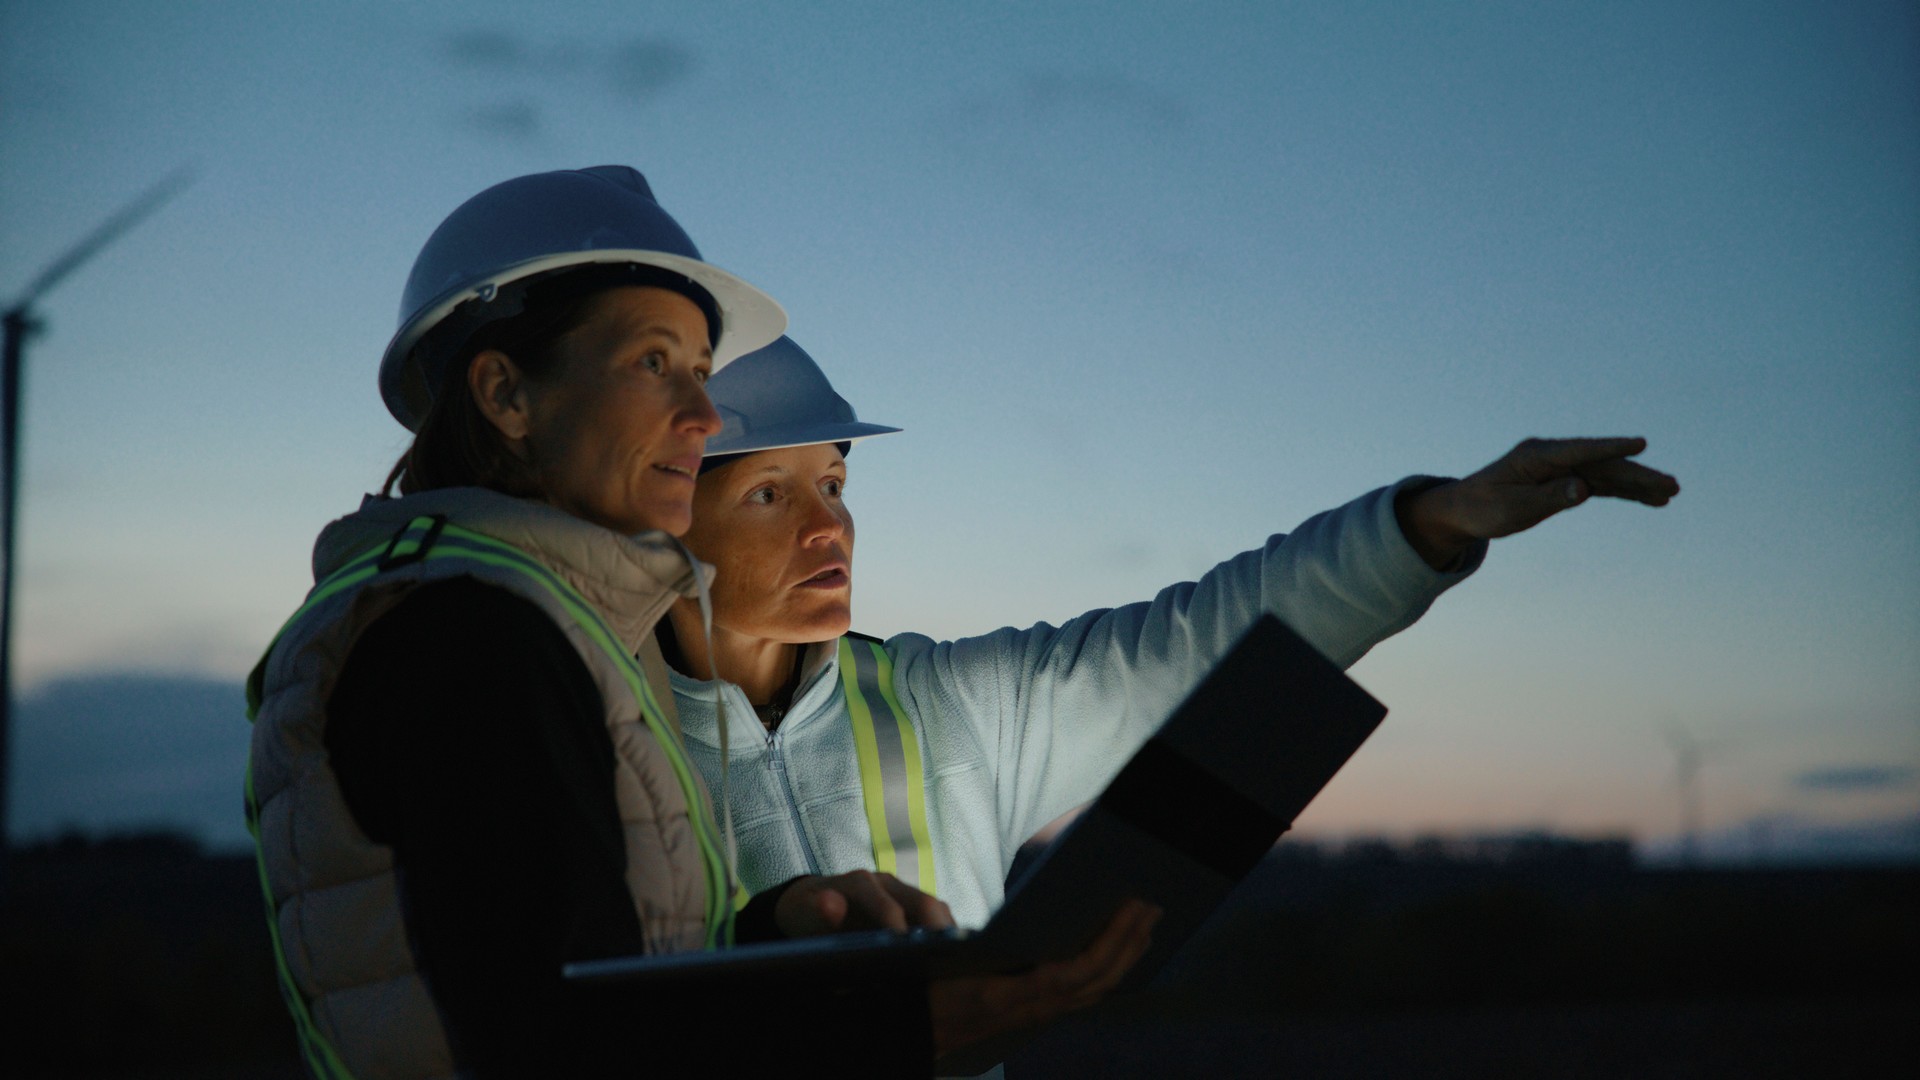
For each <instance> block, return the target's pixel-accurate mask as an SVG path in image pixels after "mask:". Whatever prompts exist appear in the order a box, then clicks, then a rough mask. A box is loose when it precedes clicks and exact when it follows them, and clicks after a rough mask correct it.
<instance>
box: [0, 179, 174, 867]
mask: <svg viewBox="0 0 1920 1080" xmlns="http://www.w3.org/2000/svg"><path fill="white" fill-rule="evenodd" d="M193 180H194V170H193V169H192V168H191V167H187V168H181V169H177V170H175V171H174V172H173V173H172V174H171V175H169V176H168V177H167V178H166V179H164V180H162V181H160V182H159V183H158V184H155V185H154V186H153V187H151V188H148V189H147V190H146V192H145V193H144V194H142V195H141V196H140V197H139V198H137V199H135V200H133V201H132V202H130V203H128V204H127V205H126V206H124V207H122V208H121V210H120V212H119V213H116V214H114V215H113V216H112V217H110V218H108V219H107V220H105V221H103V222H101V223H100V226H99V227H98V228H96V229H94V230H93V232H91V233H89V234H87V236H86V237H85V238H84V239H82V240H81V241H80V242H79V243H78V244H75V245H74V246H73V247H72V248H70V249H69V250H68V251H67V253H66V254H64V255H62V256H60V257H59V258H58V259H55V260H53V262H52V263H51V264H49V265H48V266H47V268H46V269H45V270H42V271H41V272H40V276H39V277H36V278H34V279H33V282H32V284H29V285H28V286H27V288H26V291H25V292H23V293H21V294H20V296H19V298H18V299H16V300H14V302H13V304H12V305H11V306H9V307H8V308H7V310H6V314H5V315H4V316H0V321H4V324H5V327H6V339H5V353H4V364H5V369H4V371H0V398H4V399H5V400H4V404H3V405H0V408H4V413H3V414H0V416H3V417H4V428H5V430H4V431H0V504H4V505H3V506H0V512H4V513H5V515H6V519H5V521H4V523H0V890H3V889H4V888H5V887H6V881H7V875H6V858H7V848H8V845H9V840H8V833H7V787H8V775H9V768H10V763H9V761H8V740H9V739H10V738H11V733H12V730H13V571H14V550H13V543H14V537H15V535H16V534H17V533H18V531H19V530H18V527H17V526H18V525H19V519H20V515H19V505H20V382H21V376H22V374H23V371H22V369H23V368H24V367H25V365H26V356H25V354H26V347H27V338H29V337H31V336H32V335H33V334H34V332H36V331H38V330H39V329H40V322H39V320H37V319H35V318H34V313H33V304H34V301H36V300H38V299H40V298H41V297H42V296H44V295H46V293H47V292H48V291H49V290H51V289H52V288H53V287H54V286H55V285H58V284H59V283H60V282H61V281H62V280H63V279H65V278H66V277H67V275H69V274H71V273H73V272H74V271H75V270H78V269H79V268H80V267H81V266H82V265H84V264H85V263H86V262H87V261H88V260H90V259H92V258H93V257H94V256H95V255H98V254H100V252H101V251H103V250H105V249H106V247H107V246H108V245H109V244H111V243H113V242H114V241H115V240H118V239H120V237H121V235H122V234H124V233H125V232H126V231H127V230H128V229H131V228H133V227H134V226H135V225H138V224H139V223H140V222H141V221H143V220H145V219H146V218H147V216H148V215H150V214H152V213H153V212H154V211H155V210H158V209H160V207H161V205H162V204H164V203H166V202H167V201H169V200H171V199H172V198H173V197H174V196H175V195H178V194H180V192H181V191H182V190H184V189H185V188H186V186H187V185H188V184H191V183H193Z"/></svg>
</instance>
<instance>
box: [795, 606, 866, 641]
mask: <svg viewBox="0 0 1920 1080" xmlns="http://www.w3.org/2000/svg"><path fill="white" fill-rule="evenodd" d="M851 629H853V609H852V607H851V606H849V605H847V604H839V605H836V606H835V607H833V608H832V609H823V610H820V611H813V612H809V613H807V615H806V617H804V618H799V619H795V620H793V621H792V623H791V624H790V631H791V632H790V634H789V635H788V638H787V639H788V640H789V641H792V642H793V643H795V644H799V645H805V644H811V643H812V642H815V641H832V640H833V639H835V638H837V637H839V636H841V635H842V634H845V633H846V632H847V631H848V630H851Z"/></svg>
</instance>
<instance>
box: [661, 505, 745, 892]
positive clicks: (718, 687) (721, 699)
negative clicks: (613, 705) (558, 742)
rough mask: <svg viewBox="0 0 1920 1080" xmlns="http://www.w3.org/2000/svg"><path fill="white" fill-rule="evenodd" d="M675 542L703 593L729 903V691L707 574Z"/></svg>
mask: <svg viewBox="0 0 1920 1080" xmlns="http://www.w3.org/2000/svg"><path fill="white" fill-rule="evenodd" d="M674 543H675V544H676V545H678V546H679V548H680V553H681V554H682V555H685V556H686V557H687V563H688V565H690V566H692V567H693V582H694V584H695V585H696V586H697V587H698V588H699V593H700V629H701V631H702V632H703V633H704V634H705V635H706V639H707V667H708V669H709V671H708V674H709V675H711V676H712V677H713V706H714V713H715V715H716V716H717V717H718V719H719V724H720V822H721V825H720V828H721V832H722V833H723V834H724V835H725V837H726V849H727V903H728V904H732V903H733V898H734V894H735V893H736V892H738V891H739V881H740V852H739V848H738V845H737V844H736V843H735V841H734V837H733V799H732V798H730V797H729V796H731V794H732V791H731V788H730V785H729V782H728V774H729V773H730V772H731V767H732V765H733V754H732V752H731V751H730V750H728V748H727V744H728V738H727V727H728V725H727V695H726V692H725V691H724V690H723V689H722V686H724V685H725V684H724V683H723V682H722V680H721V678H720V665H719V661H718V660H717V659H716V658H715V657H714V655H713V598H712V596H710V595H709V594H708V593H707V578H706V575H704V574H702V573H701V572H700V561H699V560H698V559H696V558H694V555H693V552H691V551H689V550H687V546H686V545H685V544H682V543H680V541H679V540H675V541H674Z"/></svg>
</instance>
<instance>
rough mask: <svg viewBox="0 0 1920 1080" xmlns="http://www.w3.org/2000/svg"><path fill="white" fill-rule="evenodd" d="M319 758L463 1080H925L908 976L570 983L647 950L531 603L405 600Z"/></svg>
mask: <svg viewBox="0 0 1920 1080" xmlns="http://www.w3.org/2000/svg"><path fill="white" fill-rule="evenodd" d="M326 743H327V750H328V753H329V754H330V756H331V759H332V764H333V768H334V772H335V775H336V776H338V777H339V781H340V786H341V789H342V792H343V794H344V796H345V798H346V801H347V806H348V808H349V810H350V811H351V812H352V814H353V817H354V820H355V821H356V823H358V824H359V826H360V828H361V830H362V831H363V832H365V833H366V834H367V836H368V838H369V839H372V840H374V841H375V842H377V843H381V844H385V845H387V846H390V847H391V848H392V849H393V851H394V860H395V865H396V870H397V875H396V876H397V878H398V881H399V887H400V899H401V905H402V916H403V919H404V921H405V925H406V929H407V934H408V939H409V941H410V942H411V944H412V947H413V951H414V958H415V961H416V963H417V964H418V966H419V969H420V971H421V974H422V976H423V977H424V978H425V980H426V983H427V986H428V989H429V991H430V993H431V994H432V995H433V999H434V1002H435V1004H436V1006H437V1007H438V1009H439V1011H440V1015H441V1019H442V1022H443V1024H444V1025H445V1027H446V1030H447V1035H448V1039H449V1042H450V1043H451V1045H452V1048H453V1051H454V1056H455V1058H456V1060H457V1061H458V1062H459V1063H460V1064H461V1066H462V1068H463V1069H468V1070H472V1071H475V1072H477V1073H480V1074H483V1075H532V1074H540V1073H545V1074H552V1075H559V1074H561V1073H563V1072H564V1073H567V1074H581V1073H595V1072H611V1071H613V1070H615V1069H619V1070H621V1071H622V1072H624V1073H627V1074H631V1073H632V1070H633V1069H634V1068H635V1067H636V1066H640V1067H644V1066H645V1064H646V1062H647V1061H648V1060H649V1055H650V1054H667V1055H673V1054H674V1053H675V1051H676V1050H678V1051H682V1052H686V1051H691V1052H692V1053H694V1054H695V1060H696V1061H700V1060H706V1061H710V1063H711V1064H712V1065H713V1066H715V1067H719V1068H725V1069H733V1068H759V1067H766V1068H780V1069H782V1070H783V1071H784V1070H791V1069H794V1068H800V1067H804V1066H805V1063H807V1062H808V1061H812V1062H814V1063H815V1064H817V1065H819V1066H822V1067H830V1068H834V1069H836V1070H838V1071H841V1072H852V1073H867V1072H885V1073H890V1074H892V1075H906V1074H913V1073H925V1072H926V1071H927V1062H928V1061H929V1060H930V1056H931V1055H930V1046H931V1035H930V1028H929V1022H928V1016H927V1006H926V995H925V992H924V990H923V989H922V988H921V984H920V983H919V982H918V981H917V980H913V979H911V978H910V977H906V976H904V975H903V977H902V978H901V979H898V980H893V981H891V982H890V983H889V984H888V985H885V986H880V985H875V986H869V987H864V988H856V989H854V990H853V991H851V992H849V991H846V990H844V989H843V990H842V991H841V993H840V994H839V995H838V996H836V995H822V994H817V993H807V992H806V990H807V987H806V985H805V984H804V983H795V984H791V985H787V986H783V987H775V986H764V987H753V988H744V987H743V988H740V989H741V990H742V991H743V992H742V993H740V994H739V995H738V996H740V997H743V998H751V999H752V1000H710V999H709V1000H689V997H690V995H677V996H675V997H673V998H671V999H664V996H661V995H656V996H655V997H653V998H651V999H649V998H643V997H638V996H635V995H632V994H625V993H621V992H618V991H607V990H594V989H587V988H583V987H580V986H577V985H572V984H569V983H567V982H566V981H565V980H563V979H562V978H561V975H560V969H561V966H562V965H563V964H565V963H567V962H570V961H574V960H584V959H593V958H597V957H605V956H622V955H631V954H636V953H640V952H642V951H644V939H643V936H642V934H641V929H640V922H639V917H638V916H637V915H636V914H635V911H634V906H633V898H632V896H631V894H630V893H629V892H628V890H627V886H626V880H625V876H624V871H625V867H626V848H625V842H624V836H623V830H622V828H621V824H620V820H619V814H618V810H617V808H616V806H615V802H614V795H613V774H614V768H615V758H614V751H613V744H612V740H611V738H610V737H609V736H608V734H607V729H606V723H605V711H604V709H603V707H602V703H601V699H600V693H599V689H598V688H597V687H596V686H595V684H594V681H593V678H592V676H591V674H590V673H589V672H588V670H587V667H586V664H585V662H584V661H582V660H581V658H580V656H579V654H578V652H576V651H575V649H574V646H573V645H572V644H570V643H569V642H568V641H567V639H566V637H565V636H564V635H563V634H562V632H561V630H560V628H559V627H557V626H555V625H554V623H553V621H552V619H551V618H549V617H548V616H547V615H546V614H545V613H544V612H543V611H541V610H540V609H539V608H538V607H536V606H535V605H534V604H532V603H531V602H529V601H527V600H524V599H522V598H520V597H517V596H514V595H513V594H511V593H509V592H507V591H505V590H503V589H499V588H496V587H493V586H490V585H484V584H481V583H479V582H477V581H474V580H472V579H467V578H460V579H454V580H451V581H445V582H438V583H434V584H429V585H424V586H422V587H420V588H419V589H417V590H415V591H414V592H413V593H412V594H410V595H409V596H408V597H407V598H406V599H405V600H403V601H402V602H401V603H400V604H398V605H397V606H396V607H395V608H394V609H393V610H392V611H390V612H388V613H387V614H386V615H384V616H382V617H381V618H379V619H378V620H376V621H375V622H374V623H373V624H372V625H371V626H369V627H368V628H367V630H366V631H365V632H364V633H363V634H362V635H361V638H360V640H359V641H358V642H357V643H356V644H355V646H354V649H353V652H352V653H351V655H350V656H349V657H348V659H347V662H346V664H345V665H344V667H343V669H342V672H341V675H340V679H339V682H338V683H337V684H336V686H335V688H334V692H333V696H332V698H331V699H330V700H329V702H328V704H327V730H326ZM777 892H778V891H777V890H772V891H769V892H767V893H763V894H761V895H760V896H758V897H756V898H755V899H754V901H753V902H752V903H750V904H749V905H748V906H747V908H746V909H745V910H744V911H742V912H741V914H740V918H739V920H738V923H737V925H736V934H737V936H738V937H739V938H740V939H742V940H752V939H753V938H755V937H763V938H764V937H772V936H776V935H777V932H776V931H775V930H774V928H773V919H772V910H773V903H774V901H775V900H776V899H777ZM849 994H850V996H849ZM703 996H707V997H710V995H703ZM703 1055H707V1056H703Z"/></svg>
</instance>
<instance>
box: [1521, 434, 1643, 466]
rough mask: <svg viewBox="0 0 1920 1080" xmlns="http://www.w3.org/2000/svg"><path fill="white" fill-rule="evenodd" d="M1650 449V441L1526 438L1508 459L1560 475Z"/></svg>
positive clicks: (1634, 439)
mask: <svg viewBox="0 0 1920 1080" xmlns="http://www.w3.org/2000/svg"><path fill="white" fill-rule="evenodd" d="M1646 448H1647V440H1645V439H1642V438H1639V437H1638V436H1635V437H1632V438H1606V439H1527V440H1526V441H1524V442H1522V443H1521V444H1520V445H1518V446H1516V447H1514V448H1513V450H1512V452H1511V453H1509V454H1508V455H1507V456H1508V457H1509V458H1511V459H1513V461H1514V463H1515V464H1516V465H1520V464H1525V465H1533V466H1541V467H1545V468H1548V469H1552V470H1555V471H1558V472H1565V471H1568V470H1572V469H1577V468H1579V467H1580V466H1582V465H1589V464H1592V463H1594V462H1597V461H1611V460H1613V459H1615V458H1624V457H1632V456H1633V455H1635V454H1637V453H1639V452H1641V451H1642V450H1645V449H1646Z"/></svg>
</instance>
